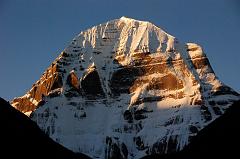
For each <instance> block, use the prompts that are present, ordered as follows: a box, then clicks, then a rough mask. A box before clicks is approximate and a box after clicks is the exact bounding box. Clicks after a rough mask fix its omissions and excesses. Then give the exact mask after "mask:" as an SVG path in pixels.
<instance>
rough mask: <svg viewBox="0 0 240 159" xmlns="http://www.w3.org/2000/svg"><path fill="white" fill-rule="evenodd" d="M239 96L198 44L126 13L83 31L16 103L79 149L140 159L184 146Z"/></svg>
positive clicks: (96, 154) (53, 134)
mask: <svg viewBox="0 0 240 159" xmlns="http://www.w3.org/2000/svg"><path fill="white" fill-rule="evenodd" d="M238 100H240V97H239V94H238V93H237V92H235V91H234V90H233V89H231V88H230V87H228V86H226V85H225V84H223V83H222V82H220V81H219V79H218V78H217V77H216V75H215V74H214V71H213V69H212V68H211V66H210V63H209V60H208V58H207V56H206V55H205V53H204V51H203V49H202V48H201V47H200V46H199V45H197V44H194V43H187V44H183V43H181V42H179V41H178V40H177V39H176V38H175V37H173V36H171V35H169V34H167V33H166V32H164V31H163V30H162V29H160V28H158V27H156V26H155V25H153V24H151V23H149V22H142V21H137V20H134V19H130V18H125V17H123V18H120V19H116V20H113V21H109V22H107V23H105V24H101V25H98V26H95V27H93V28H91V29H88V30H86V31H83V32H81V33H80V34H79V35H78V36H76V37H75V38H74V39H73V41H72V42H71V43H70V44H69V46H68V47H67V48H66V49H64V51H63V52H62V53H61V54H60V56H59V57H58V58H57V59H56V60H55V61H54V62H53V64H52V65H51V66H50V67H49V68H48V69H47V70H46V71H45V73H44V74H43V75H42V77H41V78H40V80H39V81H37V82H36V83H35V84H34V85H33V87H32V89H31V90H30V91H29V92H27V94H26V95H24V96H23V97H19V98H16V99H14V100H13V101H12V104H13V106H14V107H15V108H17V109H19V110H20V111H22V112H23V113H25V114H27V115H30V114H31V115H30V117H31V119H32V120H34V121H35V122H37V124H38V125H39V127H40V128H41V129H42V130H44V131H45V132H46V133H47V134H48V135H49V136H50V137H51V138H53V139H54V140H55V141H57V142H59V143H61V144H62V145H64V146H66V147H68V148H69V149H71V150H73V151H76V152H82V153H86V154H88V155H89V156H91V157H93V158H140V157H143V156H144V155H150V154H155V153H156V154H163V153H172V152H175V151H179V150H181V149H183V148H184V147H185V146H186V145H187V144H188V143H189V142H191V140H192V139H193V138H194V136H196V135H197V134H198V132H199V131H201V129H203V128H204V127H205V126H206V125H208V124H209V123H211V122H212V121H214V120H215V119H216V118H218V117H220V116H221V115H223V114H224V113H225V111H226V110H227V109H228V108H229V107H231V105H232V103H233V102H234V101H238Z"/></svg>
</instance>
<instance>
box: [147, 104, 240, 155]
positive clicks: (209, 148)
mask: <svg viewBox="0 0 240 159" xmlns="http://www.w3.org/2000/svg"><path fill="white" fill-rule="evenodd" d="M239 104H240V102H235V103H234V104H233V105H232V106H231V107H230V108H229V109H228V110H226V112H225V113H224V114H223V115H222V116H221V117H219V118H218V119H216V120H215V121H213V122H212V123H211V124H209V125H208V126H206V127H205V128H204V129H202V130H201V131H200V132H199V133H198V135H197V136H196V137H194V138H193V140H192V142H191V143H190V144H189V145H187V146H186V147H185V148H184V149H183V150H182V151H180V152H176V153H172V154H165V155H158V154H153V155H150V156H146V157H143V159H148V158H149V159H154V158H161V159H193V158H194V159H202V158H209V157H214V158H223V157H225V158H239V157H237V156H239V149H238V146H237V145H238V144H239V143H240V137H239V133H240V126H239V125H238V124H237V121H239V114H240V105H239Z"/></svg>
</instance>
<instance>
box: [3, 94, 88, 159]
mask: <svg viewBox="0 0 240 159" xmlns="http://www.w3.org/2000/svg"><path fill="white" fill-rule="evenodd" d="M0 127H1V131H0V158H13V157H15V156H17V157H18V158H42V159H43V158H58V159H88V158H89V157H87V156H86V155H83V154H80V153H78V154H76V153H74V152H72V151H70V150H68V149H67V148H65V147H63V146H61V145H59V144H58V143H56V142H54V141H53V140H52V139H50V138H49V137H48V136H47V135H45V134H44V133H43V132H42V131H41V130H40V129H39V127H38V126H37V124H36V123H34V122H33V121H32V120H31V119H30V118H28V117H27V116H25V115H24V114H22V113H20V112H19V111H18V110H15V109H14V108H13V107H12V106H11V105H10V104H9V103H8V102H7V101H5V100H4V99H2V98H0Z"/></svg>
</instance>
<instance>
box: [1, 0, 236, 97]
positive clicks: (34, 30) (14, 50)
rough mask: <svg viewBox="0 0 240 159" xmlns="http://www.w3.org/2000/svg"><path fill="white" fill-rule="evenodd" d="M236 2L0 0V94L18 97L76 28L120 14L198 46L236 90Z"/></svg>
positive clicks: (214, 67) (113, 17)
mask: <svg viewBox="0 0 240 159" xmlns="http://www.w3.org/2000/svg"><path fill="white" fill-rule="evenodd" d="M239 7H240V1H239V0H167V1H166V0H0V97H2V98H5V99H7V100H11V99H13V98H14V97H17V96H22V95H24V94H25V93H26V92H27V91H28V90H29V89H30V88H31V87H32V84H33V83H35V82H36V81H37V80H38V79H39V78H40V76H41V75H42V74H43V72H44V71H45V70H46V68H47V67H48V66H49V65H50V64H51V62H53V60H54V59H55V58H56V57H57V56H58V55H59V54H60V52H61V51H62V50H63V49H64V48H65V47H66V46H67V45H68V44H69V42H70V41H71V40H72V39H73V38H74V36H76V35H77V34H78V33H80V31H83V30H86V29H88V28H90V27H92V26H95V25H98V24H100V23H104V22H106V21H109V20H112V19H117V18H120V17H122V16H126V17H130V18H134V19H137V20H144V21H150V22H152V23H153V24H155V25H157V26H159V27H160V28H161V29H163V30H165V31H166V32H167V33H169V34H171V35H173V36H175V37H177V38H178V39H179V40H180V41H182V42H194V43H197V44H200V45H201V46H202V47H203V49H204V51H205V53H206V54H207V56H208V58H209V61H210V63H211V65H212V67H213V69H214V71H215V73H216V75H217V76H218V77H219V79H220V80H221V81H223V82H224V83H225V84H227V85H229V86H230V87H232V88H234V89H235V90H236V91H240V83H239V82H240V71H239V69H240V49H239V46H240V9H239Z"/></svg>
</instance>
